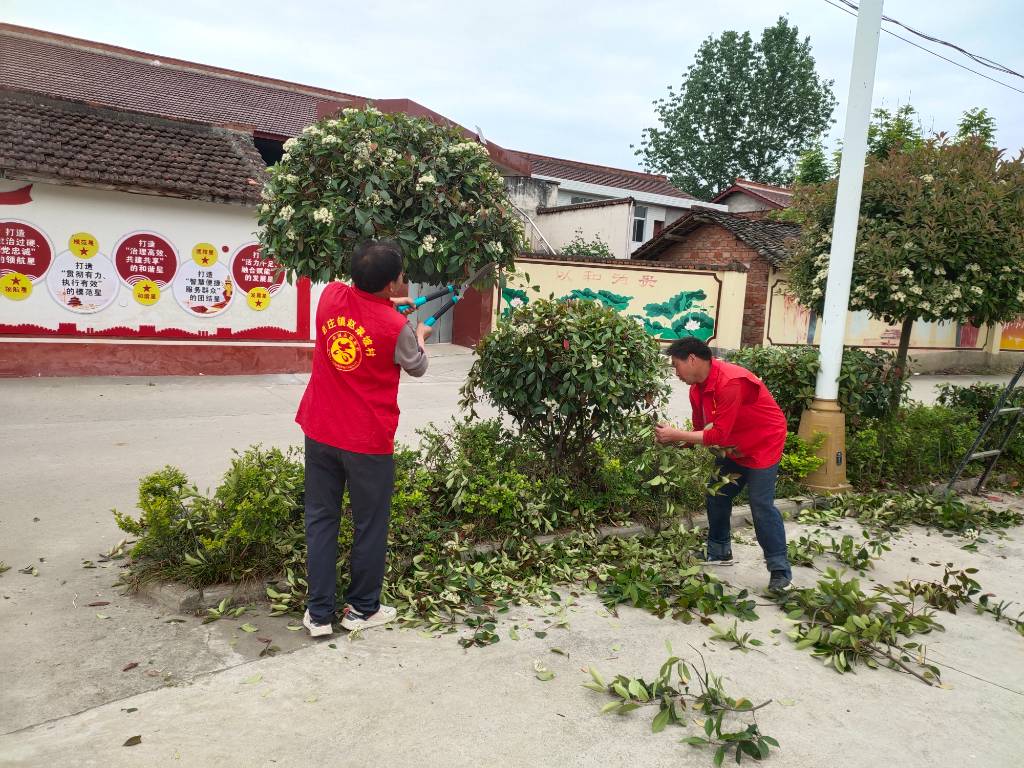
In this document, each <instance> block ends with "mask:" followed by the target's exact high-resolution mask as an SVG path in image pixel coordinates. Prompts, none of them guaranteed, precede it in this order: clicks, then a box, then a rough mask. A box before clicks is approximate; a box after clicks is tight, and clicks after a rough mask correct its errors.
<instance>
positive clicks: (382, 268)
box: [352, 240, 402, 293]
mask: <svg viewBox="0 0 1024 768" xmlns="http://www.w3.org/2000/svg"><path fill="white" fill-rule="evenodd" d="M401 274H402V249H401V248H400V247H399V246H398V243H396V242H395V241H394V240H367V241H366V242H365V243H362V244H361V245H360V246H359V247H358V248H356V252H355V253H353V254H352V284H353V285H355V287H356V288H358V289H359V290H361V291H366V292H367V293H377V291H381V290H384V287H385V286H386V285H387V284H388V283H390V282H392V281H394V280H397V279H398V276H399V275H401Z"/></svg>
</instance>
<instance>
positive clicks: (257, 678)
mask: <svg viewBox="0 0 1024 768" xmlns="http://www.w3.org/2000/svg"><path fill="white" fill-rule="evenodd" d="M262 679H263V675H253V676H252V677H247V678H245V680H243V681H242V683H243V684H244V685H255V684H256V683H258V682H259V681H260V680H262Z"/></svg>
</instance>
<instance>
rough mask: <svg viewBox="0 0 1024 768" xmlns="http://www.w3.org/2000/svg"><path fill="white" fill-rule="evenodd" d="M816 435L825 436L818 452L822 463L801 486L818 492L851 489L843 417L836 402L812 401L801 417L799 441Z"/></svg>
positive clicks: (839, 491) (810, 438)
mask: <svg viewBox="0 0 1024 768" xmlns="http://www.w3.org/2000/svg"><path fill="white" fill-rule="evenodd" d="M819 433H822V434H824V435H825V442H824V444H822V446H821V447H820V448H819V449H818V455H819V456H820V457H821V458H823V459H824V460H825V463H824V464H822V465H821V467H820V468H818V469H817V470H815V471H814V472H812V473H811V474H809V475H808V476H807V477H806V478H804V485H806V486H807V487H808V488H810V489H811V490H812V491H816V492H818V493H845V492H846V491H849V490H851V486H850V484H849V483H848V482H846V415H845V414H844V413H843V412H842V410H840V408H839V403H837V402H836V401H835V400H819V399H817V398H815V399H814V400H812V401H811V405H810V407H808V408H807V410H805V411H804V412H803V414H802V415H801V416H800V431H799V434H800V437H801V438H803V439H804V440H806V441H807V442H812V441H813V440H814V439H815V436H816V435H817V434H819Z"/></svg>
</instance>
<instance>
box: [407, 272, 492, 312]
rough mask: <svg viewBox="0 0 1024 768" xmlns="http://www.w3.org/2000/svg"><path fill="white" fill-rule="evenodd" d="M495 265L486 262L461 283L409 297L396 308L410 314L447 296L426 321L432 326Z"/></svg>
mask: <svg viewBox="0 0 1024 768" xmlns="http://www.w3.org/2000/svg"><path fill="white" fill-rule="evenodd" d="M494 267H495V264H494V262H493V261H492V262H490V263H488V264H484V266H482V267H480V269H478V270H477V271H476V272H474V273H473V274H472V275H470V276H469V279H468V280H466V281H465V282H464V283H462V284H461V285H446V286H445V287H444V288H441V289H439V290H437V291H434V292H433V293H428V294H427V295H425V296H417V297H416V298H415V299H409V300H408V301H407V302H405V303H404V304H397V305H395V309H397V310H398V311H399V312H401V313H402V314H410V313H411V312H414V311H416V310H417V309H419V308H420V307H422V306H423V305H424V304H426V303H427V302H429V301H433V300H434V299H440V298H441V297H442V296H447V297H448V300H447V301H445V302H444V303H443V304H442V305H441V308H440V309H438V310H437V311H436V312H435V313H434V314H432V315H431V316H430V317H428V318H427V319H426V320H425V321H424V322H425V324H426V325H427V327H432V326H433V325H434V323H436V322H437V321H438V320H439V319H440V318H441V316H442V315H443V314H444V313H445V312H447V311H448V310H449V309H451V308H452V307H454V306H455V305H456V304H457V303H458V302H459V299H461V298H462V296H463V294H464V293H465V292H466V291H468V290H469V289H470V288H471V287H472V285H473V283H475V282H476V281H477V280H479V279H480V278H481V277H483V276H484V275H486V274H487V273H488V272H490V271H491V270H493V269H494Z"/></svg>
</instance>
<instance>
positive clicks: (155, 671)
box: [146, 669, 160, 677]
mask: <svg viewBox="0 0 1024 768" xmlns="http://www.w3.org/2000/svg"><path fill="white" fill-rule="evenodd" d="M146 674H147V675H148V676H149V677H160V670H159V669H147V670H146Z"/></svg>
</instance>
